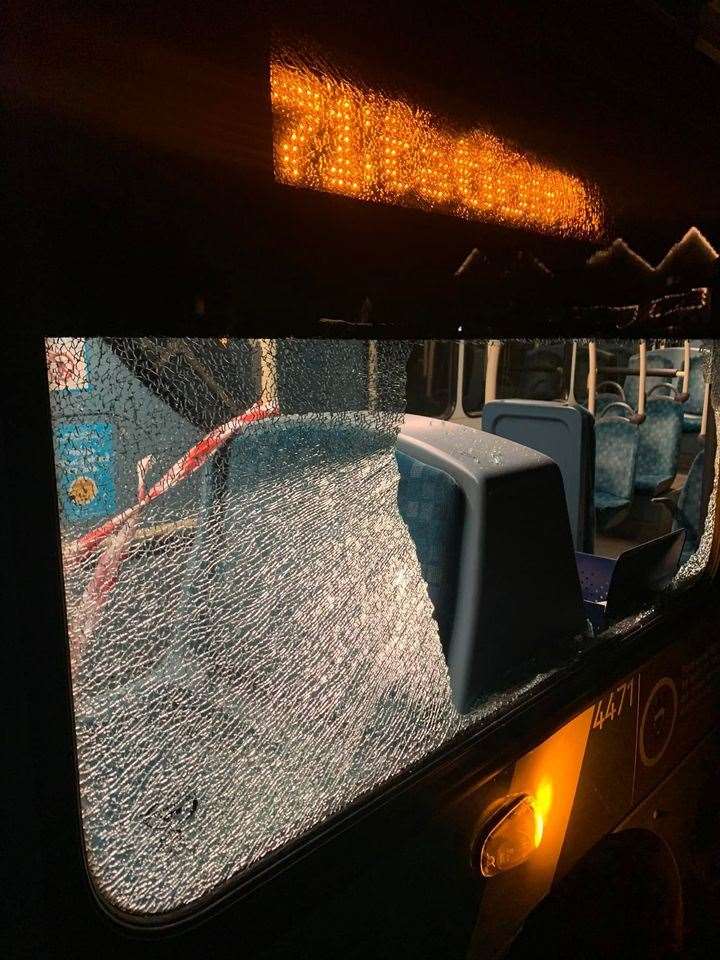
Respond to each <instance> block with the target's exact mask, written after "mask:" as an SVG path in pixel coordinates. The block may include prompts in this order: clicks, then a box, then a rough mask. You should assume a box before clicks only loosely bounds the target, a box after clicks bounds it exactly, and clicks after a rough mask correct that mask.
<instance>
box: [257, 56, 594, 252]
mask: <svg viewBox="0 0 720 960" xmlns="http://www.w3.org/2000/svg"><path fill="white" fill-rule="evenodd" d="M270 97H271V104H272V112H273V154H274V172H275V179H276V180H278V181H279V182H280V183H284V184H289V185H293V186H299V187H307V188H310V189H313V190H321V191H324V192H329V193H340V194H344V195H345V196H350V197H357V198H358V199H360V200H365V201H375V202H382V203H390V204H396V205H399V206H404V207H416V208H420V209H424V210H434V211H437V212H440V213H445V214H450V215H451V216H455V217H461V218H464V219H467V220H488V221H493V222H496V223H500V224H505V225H509V226H518V227H524V228H526V229H531V230H537V231H542V232H546V233H557V234H562V235H566V236H576V237H583V238H587V239H595V238H597V237H599V236H600V235H601V234H602V228H603V206H602V203H601V202H600V199H599V195H598V192H597V190H596V189H595V188H594V187H593V186H592V185H590V184H589V183H587V182H585V181H583V180H582V179H581V178H579V177H577V176H573V175H572V174H570V173H566V172H564V171H562V170H559V169H556V168H554V167H552V166H549V165H547V164H545V163H542V162H541V161H539V160H538V159H537V158H535V157H533V156H532V155H530V154H528V153H525V152H523V151H521V150H519V149H517V148H516V147H515V146H512V145H511V144H510V143H508V142H506V141H505V140H502V139H501V138H499V137H497V136H495V135H493V134H491V133H489V132H488V131H486V130H483V129H480V128H472V129H469V130H465V131H460V130H458V129H456V128H455V127H454V126H453V125H451V124H450V123H448V122H446V121H445V120H444V119H442V118H439V117H436V116H435V115H433V114H431V113H430V112H429V111H427V110H423V109H421V108H419V107H417V106H414V105H412V104H410V103H408V102H405V101H403V100H399V99H393V98H391V97H388V96H386V95H385V94H384V93H381V92H379V91H377V90H371V89H366V88H364V87H360V86H358V85H355V84H350V83H348V82H346V81H344V80H341V79H338V78H337V77H335V76H333V75H331V74H329V73H327V72H323V71H321V70H314V69H310V68H308V67H307V66H305V65H304V64H301V63H295V62H293V61H292V58H291V57H289V56H288V57H285V56H284V57H282V58H278V57H275V58H274V59H273V60H272V61H271V64H270Z"/></svg>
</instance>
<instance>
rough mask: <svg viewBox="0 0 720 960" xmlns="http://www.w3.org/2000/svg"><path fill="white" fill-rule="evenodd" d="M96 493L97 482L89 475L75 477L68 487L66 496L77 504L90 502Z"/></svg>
mask: <svg viewBox="0 0 720 960" xmlns="http://www.w3.org/2000/svg"><path fill="white" fill-rule="evenodd" d="M96 495H97V484H96V483H95V481H94V480H91V479H90V477H77V478H76V479H75V480H73V482H72V483H71V484H70V486H69V487H68V496H69V497H70V499H71V500H72V501H73V503H77V504H78V505H79V506H85V504H87V503H91V502H92V501H93V500H94V499H95V496H96Z"/></svg>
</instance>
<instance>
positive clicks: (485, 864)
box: [475, 793, 544, 877]
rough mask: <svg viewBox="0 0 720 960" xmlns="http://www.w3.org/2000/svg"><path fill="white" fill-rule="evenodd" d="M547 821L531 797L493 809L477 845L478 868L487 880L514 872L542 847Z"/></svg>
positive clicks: (504, 802)
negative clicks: (515, 868)
mask: <svg viewBox="0 0 720 960" xmlns="http://www.w3.org/2000/svg"><path fill="white" fill-rule="evenodd" d="M543 827H544V818H543V814H542V812H541V810H540V808H539V804H538V803H537V801H536V800H535V799H533V798H532V797H530V796H529V795H528V794H527V793H521V794H516V795H515V796H513V797H505V798H504V799H503V800H502V801H500V803H499V804H497V805H495V807H494V808H492V809H491V812H490V814H489V816H488V817H487V818H486V820H485V822H484V824H483V826H482V828H481V830H480V833H479V835H478V839H477V842H476V845H475V851H476V856H475V860H476V865H477V867H478V868H479V870H480V873H481V874H482V875H483V877H494V876H495V875H496V874H498V873H504V872H505V871H506V870H512V869H513V867H517V866H519V865H520V864H521V863H524V862H525V861H526V860H527V859H528V857H529V856H530V854H531V853H532V852H533V851H534V850H535V849H537V847H539V846H540V843H541V841H542V836H543Z"/></svg>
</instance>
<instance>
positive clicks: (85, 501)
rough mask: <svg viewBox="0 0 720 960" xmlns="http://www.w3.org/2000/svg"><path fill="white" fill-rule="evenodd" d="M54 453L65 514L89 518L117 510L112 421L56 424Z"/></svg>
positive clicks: (65, 515)
mask: <svg viewBox="0 0 720 960" xmlns="http://www.w3.org/2000/svg"><path fill="white" fill-rule="evenodd" d="M55 456H56V466H57V475H58V486H59V491H58V492H59V497H60V503H61V509H62V514H63V516H64V517H66V518H67V519H68V520H86V519H94V518H98V517H106V516H108V515H109V514H111V513H114V512H115V510H116V505H115V504H116V498H115V478H114V475H113V474H114V462H113V461H114V457H113V426H112V424H111V423H107V421H101V422H97V423H63V424H59V425H58V426H56V427H55Z"/></svg>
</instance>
